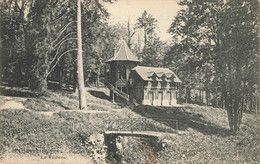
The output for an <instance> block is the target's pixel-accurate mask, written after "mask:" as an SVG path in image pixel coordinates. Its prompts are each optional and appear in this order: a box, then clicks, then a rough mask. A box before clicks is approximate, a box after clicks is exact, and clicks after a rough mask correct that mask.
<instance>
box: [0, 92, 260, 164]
mask: <svg viewBox="0 0 260 164" xmlns="http://www.w3.org/2000/svg"><path fill="white" fill-rule="evenodd" d="M25 98H26V100H25V101H23V102H22V103H23V104H24V106H25V107H26V108H27V110H25V109H3V110H1V111H0V121H1V138H0V140H1V141H0V144H1V145H0V146H1V158H2V160H7V159H9V160H11V161H12V160H13V159H14V157H16V158H20V159H21V160H22V159H24V157H28V158H32V159H35V158H36V159H38V160H36V161H38V162H40V163H44V162H45V163H46V161H49V162H47V163H50V160H51V159H52V161H54V162H56V163H64V162H65V161H70V160H72V159H74V161H77V163H89V162H92V163H105V149H106V147H105V145H104V144H103V132H104V131H106V130H111V129H113V128H116V129H124V128H127V127H131V122H129V121H127V118H146V119H147V122H137V123H135V126H136V127H135V128H137V129H138V128H140V129H141V128H143V127H148V128H150V130H152V129H157V130H158V129H159V130H163V129H165V127H166V128H169V129H172V130H173V131H177V132H178V133H176V135H174V136H170V135H169V136H167V135H165V136H163V137H162V140H163V142H165V143H166V144H165V147H164V149H162V150H160V151H158V152H157V153H156V154H155V155H154V157H153V158H151V157H150V156H151V150H150V149H149V148H147V147H146V146H144V145H143V143H142V142H139V139H128V140H123V141H122V142H124V143H123V144H124V145H127V146H125V147H124V149H122V154H123V157H122V160H123V161H126V162H127V163H137V162H138V161H140V159H142V160H143V161H146V162H149V161H150V162H155V163H180V162H184V163H259V162H260V151H259V130H258V129H257V128H258V127H257V125H258V120H257V117H256V116H255V115H252V114H244V117H243V124H242V125H241V130H240V132H239V134H238V135H237V136H233V135H231V134H229V130H228V122H227V115H226V112H225V110H223V109H217V108H212V107H203V106H198V105H190V104H186V105H184V107H183V108H162V107H150V106H138V107H135V108H132V109H130V108H129V107H128V106H126V105H125V104H122V103H121V104H112V103H111V102H110V101H109V98H108V90H107V89H104V88H99V89H97V88H88V90H87V99H88V100H87V106H88V108H89V111H92V112H84V111H75V110H76V109H77V108H78V106H77V105H78V102H77V94H75V93H68V92H49V93H48V94H45V95H41V96H39V97H33V96H32V97H25ZM5 101H7V100H5ZM5 101H2V104H4V103H5ZM48 112H51V114H46V113H48ZM159 117H163V118H171V119H175V120H178V123H179V125H178V128H176V124H175V123H173V122H171V121H170V120H161V119H160V118H159ZM145 150H147V151H145ZM28 158H26V159H28ZM72 161H73V160H72ZM87 161H88V162H87ZM25 163H26V162H25ZM68 163H70V162H68ZM72 163H74V162H72Z"/></svg>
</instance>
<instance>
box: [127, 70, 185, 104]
mask: <svg viewBox="0 0 260 164" xmlns="http://www.w3.org/2000/svg"><path fill="white" fill-rule="evenodd" d="M129 82H130V83H129V94H130V95H131V96H132V97H133V98H134V99H136V100H137V101H138V102H139V103H142V104H143V105H153V106H173V105H176V104H177V101H176V97H177V86H178V84H179V83H180V82H181V80H180V79H179V78H178V77H177V76H176V75H175V74H174V73H173V72H172V71H171V70H170V69H168V68H156V67H144V66H137V67H135V68H133V69H132V70H131V73H130V78H129Z"/></svg>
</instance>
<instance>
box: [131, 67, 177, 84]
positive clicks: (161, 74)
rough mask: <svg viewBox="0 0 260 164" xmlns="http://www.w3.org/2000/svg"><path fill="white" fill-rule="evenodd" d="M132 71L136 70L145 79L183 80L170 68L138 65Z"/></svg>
mask: <svg viewBox="0 0 260 164" xmlns="http://www.w3.org/2000/svg"><path fill="white" fill-rule="evenodd" d="M132 71H136V72H137V74H138V75H139V76H140V77H141V78H142V79H143V80H144V81H153V80H156V81H163V80H165V81H173V82H176V83H181V80H180V79H179V78H178V76H177V75H176V74H175V73H174V72H173V71H171V70H170V69H168V68H160V67H145V66H136V67H134V68H133V69H132ZM153 77H156V78H153ZM162 78H164V79H162Z"/></svg>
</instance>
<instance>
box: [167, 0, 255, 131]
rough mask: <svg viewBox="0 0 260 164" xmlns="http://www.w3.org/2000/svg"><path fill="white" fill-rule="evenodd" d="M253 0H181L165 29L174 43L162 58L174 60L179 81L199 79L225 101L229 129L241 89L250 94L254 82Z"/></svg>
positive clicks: (238, 116) (241, 104) (238, 114)
mask: <svg viewBox="0 0 260 164" xmlns="http://www.w3.org/2000/svg"><path fill="white" fill-rule="evenodd" d="M258 3H259V2H258V1H255V0H253V1H247V0H244V1H238V0H236V1H228V2H225V1H207V2H204V1H197V0H192V1H187V0H183V1H180V3H179V4H180V5H182V6H185V8H184V9H182V10H180V12H179V13H178V15H177V16H176V18H175V20H174V21H173V23H172V25H171V27H170V29H169V32H170V33H171V34H172V35H173V40H174V41H175V43H174V45H173V46H172V49H171V51H170V52H169V53H168V54H167V55H166V56H165V63H167V64H168V65H173V64H174V63H178V64H180V67H178V73H179V75H181V76H183V79H184V84H185V85H187V86H188V84H189V83H191V82H196V83H198V82H200V83H202V85H203V86H204V88H205V89H206V91H207V92H208V94H209V95H214V99H213V100H214V101H213V102H214V104H215V105H216V106H219V105H220V104H222V105H223V106H225V108H226V110H227V113H228V119H229V125H230V129H231V131H232V132H233V133H236V132H237V131H238V130H239V125H240V123H241V120H242V111H243V110H244V108H245V107H246V106H247V105H245V103H246V102H247V101H245V99H247V98H246V96H245V95H252V94H253V92H255V91H256V88H254V87H253V86H255V85H256V86H257V85H258V82H257V81H258V78H257V77H258V76H257V71H256V70H257V67H258V66H257V65H258V58H257V54H258V52H259V49H258V46H257V40H258V38H257V36H258V35H259V34H258V30H257V29H258V22H257V17H258V7H255V6H258V5H259V4H258ZM172 61H174V63H171V62H172ZM249 63H251V64H250V65H251V66H249ZM249 69H251V71H249ZM253 74H254V75H253ZM252 75H253V76H252ZM197 77H201V78H199V79H198V78H197ZM249 83H250V85H249ZM191 88H196V86H191ZM207 97H209V96H207ZM219 100H221V101H219ZM219 102H221V103H219Z"/></svg>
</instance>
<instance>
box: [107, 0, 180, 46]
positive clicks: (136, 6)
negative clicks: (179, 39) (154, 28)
mask: <svg viewBox="0 0 260 164" xmlns="http://www.w3.org/2000/svg"><path fill="white" fill-rule="evenodd" d="M177 1H178V0H118V1H117V2H114V3H112V4H109V3H106V4H105V8H106V9H107V10H108V12H109V13H110V14H111V16H110V20H109V21H110V22H111V23H117V22H122V23H126V22H127V21H128V19H129V20H130V24H131V25H132V27H133V25H134V24H135V23H136V20H137V18H138V17H140V16H141V15H142V13H143V12H144V10H146V11H147V13H148V14H151V15H152V16H153V17H154V18H155V19H156V20H157V21H158V22H157V25H158V35H159V36H160V38H161V40H163V41H167V40H170V39H171V35H170V34H169V33H167V30H168V29H169V27H170V25H171V22H172V20H173V19H174V17H175V16H176V15H177V12H178V10H180V6H179V5H178V4H177Z"/></svg>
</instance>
